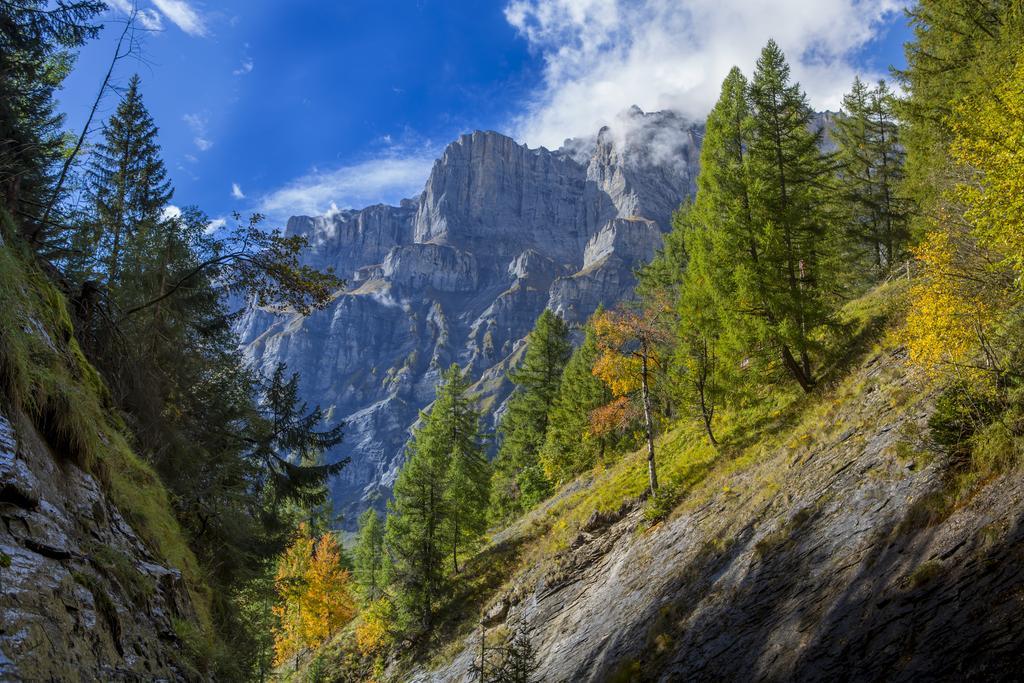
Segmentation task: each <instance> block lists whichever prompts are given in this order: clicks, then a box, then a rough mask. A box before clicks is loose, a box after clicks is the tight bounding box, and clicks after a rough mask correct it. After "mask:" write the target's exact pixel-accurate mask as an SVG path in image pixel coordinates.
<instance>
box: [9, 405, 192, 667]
mask: <svg viewBox="0 0 1024 683" xmlns="http://www.w3.org/2000/svg"><path fill="white" fill-rule="evenodd" d="M12 423H13V424H12ZM0 522H2V524H0V558H2V560H3V562H2V566H0V679H2V680H4V681H43V680H48V681H100V680H102V681H138V680H157V679H162V680H168V681H172V680H186V679H188V678H190V676H189V673H188V672H189V671H190V669H189V667H188V665H187V663H186V662H185V660H184V658H183V655H182V650H181V648H182V643H181V640H180V638H179V635H178V634H177V633H176V631H175V628H174V623H173V620H175V619H179V620H183V621H186V622H188V621H195V619H196V615H195V613H194V611H193V609H192V604H191V601H190V598H189V595H188V591H187V590H186V588H185V585H184V582H183V580H182V577H181V574H180V572H178V571H177V570H175V569H172V568H169V567H166V566H164V565H163V564H162V563H161V562H159V561H158V560H157V559H156V558H155V557H154V556H153V554H152V553H151V552H150V551H149V550H148V548H147V546H146V544H145V543H143V541H142V540H141V539H140V538H139V536H138V535H137V534H136V532H135V530H134V529H133V528H132V527H131V525H130V524H129V523H128V522H127V521H126V520H125V519H124V517H122V516H121V513H120V512H119V511H118V509H117V508H116V506H114V505H113V503H111V501H110V500H109V498H108V497H107V496H106V494H105V493H104V492H103V490H102V489H101V487H100V486H99V485H98V483H97V481H96V479H95V478H94V477H92V476H91V475H89V474H87V473H86V472H84V471H83V470H81V469H80V468H78V467H77V466H76V465H74V464H71V463H68V462H64V461H62V459H61V458H59V457H55V455H54V454H53V452H52V451H51V450H50V448H49V446H47V445H46V443H45V442H44V440H43V439H42V438H41V437H40V435H39V434H38V432H37V431H36V429H35V428H34V427H33V426H32V425H31V423H30V422H29V420H28V419H27V418H25V416H24V415H21V414H19V413H15V414H14V415H7V414H5V413H4V412H0Z"/></svg>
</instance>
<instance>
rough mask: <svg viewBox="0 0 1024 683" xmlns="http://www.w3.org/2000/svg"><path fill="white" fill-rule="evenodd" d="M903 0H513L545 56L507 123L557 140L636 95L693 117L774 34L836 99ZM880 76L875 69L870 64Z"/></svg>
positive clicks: (647, 104) (522, 25)
mask: <svg viewBox="0 0 1024 683" xmlns="http://www.w3.org/2000/svg"><path fill="white" fill-rule="evenodd" d="M904 5H905V2H903V1H902V0H818V1H817V2H815V3H814V7H813V8H809V7H808V5H807V3H806V2H805V0H771V1H769V0H512V1H511V2H509V4H508V5H507V6H506V8H505V17H506V19H507V20H508V22H509V23H510V24H511V25H512V26H513V27H515V28H516V30H517V31H518V32H519V33H520V35H522V36H523V37H524V38H525V39H526V40H527V42H528V43H529V45H530V47H531V49H533V50H537V51H539V52H540V54H541V55H542V56H543V58H544V82H543V85H542V87H541V89H540V91H539V92H538V94H537V95H536V97H535V98H534V99H533V100H532V101H531V102H530V103H529V105H528V107H527V110H526V112H525V113H524V114H523V115H522V116H520V117H519V118H518V119H517V120H516V121H515V124H514V127H515V132H516V135H517V137H519V138H520V139H522V140H525V141H526V142H528V143H529V144H531V145H546V146H549V147H550V146H555V147H557V146H558V145H559V144H561V142H562V141H563V140H564V139H565V138H566V137H570V136H573V135H581V134H588V133H593V132H594V131H596V130H597V129H598V128H599V127H600V126H602V125H607V124H609V123H612V122H613V121H614V119H615V116H616V115H617V114H618V113H619V112H621V111H622V110H623V109H625V108H626V107H628V106H629V105H631V104H636V105H639V106H640V107H642V108H643V109H645V110H648V111H652V110H658V109H676V110H678V111H681V112H682V113H683V114H685V115H687V116H690V117H693V118H699V117H703V116H704V115H706V114H707V112H708V111H709V110H710V109H711V106H712V105H713V104H714V101H715V99H716V98H717V96H718V91H719V87H720V85H721V82H722V79H723V78H725V75H726V74H727V73H728V71H729V69H730V68H731V67H732V66H739V67H740V68H742V69H743V70H744V72H745V73H747V74H750V73H751V71H752V70H753V66H754V62H755V60H756V58H757V55H758V53H759V52H760V50H761V48H762V47H763V46H764V44H765V43H766V42H767V41H768V39H769V38H774V39H775V40H776V42H778V43H779V45H780V46H781V47H782V49H783V50H784V51H785V52H786V56H787V58H788V59H789V61H790V63H791V65H792V68H793V75H794V78H795V79H796V80H798V81H800V83H801V85H802V86H803V87H804V89H805V90H806V91H807V92H808V95H809V96H810V98H811V102H812V104H813V105H814V106H815V107H818V108H822V109H824V108H832V109H835V108H838V105H839V102H840V100H841V98H842V94H843V93H844V92H845V91H846V90H847V89H848V88H849V86H850V82H851V81H852V80H853V76H854V74H855V73H857V68H856V66H855V65H854V63H853V57H854V55H855V53H856V52H857V51H858V50H859V49H860V48H862V47H863V46H864V45H865V44H866V43H868V42H870V41H871V40H872V39H874V38H876V37H878V36H879V34H880V32H881V31H883V30H884V28H885V24H886V22H887V21H888V20H890V19H891V18H892V17H893V15H894V14H895V13H897V12H899V11H900V10H901V9H902V8H903V6H904ZM869 75H871V76H876V75H880V74H869Z"/></svg>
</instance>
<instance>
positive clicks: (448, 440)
mask: <svg viewBox="0 0 1024 683" xmlns="http://www.w3.org/2000/svg"><path fill="white" fill-rule="evenodd" d="M466 390H467V384H466V381H465V379H464V378H463V376H462V371H461V370H460V369H459V367H458V366H457V365H453V366H452V367H451V368H449V369H448V370H447V371H446V372H445V373H444V375H443V376H442V378H441V382H440V384H439V385H438V388H437V398H436V399H435V401H434V404H433V406H432V407H431V409H430V412H429V413H425V414H423V415H422V416H421V420H422V423H421V425H420V426H419V428H417V429H416V431H415V433H414V434H413V438H412V440H411V443H410V445H409V448H408V455H407V460H406V463H405V465H404V466H403V467H402V470H401V472H399V474H398V479H397V480H396V481H395V487H394V500H393V501H392V502H391V504H390V506H389V509H388V516H387V520H386V522H385V547H386V548H387V552H388V553H389V555H390V557H389V560H390V573H391V579H392V583H393V584H394V585H395V587H396V588H397V594H398V595H397V598H398V603H399V607H400V608H401V609H402V611H403V612H404V613H405V615H406V616H407V617H410V618H414V619H416V620H418V622H419V625H420V627H421V628H423V629H424V630H429V629H430V628H431V627H432V626H433V622H434V617H435V614H436V610H437V608H438V606H439V601H440V600H441V598H442V596H443V594H444V589H445V587H446V586H447V585H448V576H449V572H448V571H447V569H448V565H447V559H448V558H451V560H452V563H451V565H450V568H451V571H453V572H457V571H458V569H459V567H458V558H459V553H460V550H461V551H462V552H465V551H467V550H469V549H470V548H471V547H472V545H473V543H475V541H476V540H477V539H478V538H479V536H480V534H481V533H482V532H483V530H484V524H485V515H484V512H485V509H486V504H487V496H488V483H489V474H490V472H489V470H488V466H487V461H486V459H485V458H484V455H483V448H482V446H481V444H480V434H479V424H478V423H479V414H478V413H477V412H476V411H475V410H473V409H472V408H471V407H470V405H469V400H468V398H467V396H466Z"/></svg>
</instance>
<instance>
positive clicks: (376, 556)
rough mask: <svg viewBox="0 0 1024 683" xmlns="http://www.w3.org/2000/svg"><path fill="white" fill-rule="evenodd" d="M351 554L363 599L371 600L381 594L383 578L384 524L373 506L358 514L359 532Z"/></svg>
mask: <svg viewBox="0 0 1024 683" xmlns="http://www.w3.org/2000/svg"><path fill="white" fill-rule="evenodd" d="M352 555H353V560H354V561H355V577H356V582H357V583H358V584H359V586H360V588H362V591H363V600H364V601H365V602H367V603H370V602H373V601H374V600H376V599H377V598H379V597H380V596H381V591H382V588H383V580H384V525H383V524H382V523H381V519H380V515H379V514H378V513H377V511H376V510H374V509H373V508H370V509H368V510H366V512H364V513H363V514H361V515H360V516H359V533H358V535H357V536H356V546H355V549H354V550H353V553H352Z"/></svg>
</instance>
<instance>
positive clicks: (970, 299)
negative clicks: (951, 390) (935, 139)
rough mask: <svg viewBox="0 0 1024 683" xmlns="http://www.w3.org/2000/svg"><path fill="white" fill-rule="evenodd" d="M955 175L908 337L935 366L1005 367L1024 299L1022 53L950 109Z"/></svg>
mask: <svg viewBox="0 0 1024 683" xmlns="http://www.w3.org/2000/svg"><path fill="white" fill-rule="evenodd" d="M950 125H951V128H952V130H953V133H954V139H953V142H952V144H951V146H950V155H951V156H952V158H953V161H954V162H955V163H956V166H957V182H956V184H955V185H954V187H953V188H952V189H951V190H949V191H948V192H946V193H945V195H944V197H943V203H942V204H941V206H940V207H939V209H940V211H941V213H940V215H938V216H937V218H936V220H935V224H934V227H933V229H932V231H931V232H930V233H929V234H928V235H927V236H926V237H925V239H924V241H923V242H922V243H921V245H920V246H919V247H918V248H917V249H916V250H915V255H916V256H917V258H918V261H919V262H920V263H921V265H922V266H923V275H922V277H921V278H920V279H919V281H918V282H917V283H916V284H915V285H914V286H913V287H912V289H911V304H912V306H911V309H910V313H909V315H908V319H907V326H906V333H905V341H906V343H907V346H908V349H909V352H910V357H911V360H912V361H914V362H916V363H918V364H920V365H922V366H924V367H925V368H926V369H928V370H929V371H930V372H932V373H933V374H937V373H939V372H941V371H942V369H943V367H944V366H945V367H948V366H950V365H953V366H956V367H957V370H958V371H959V372H960V374H961V375H962V374H964V373H967V374H971V375H973V376H974V378H975V379H977V378H978V376H979V374H980V371H979V370H976V369H972V365H977V363H975V362H973V361H975V360H976V359H977V358H978V357H979V356H981V355H984V356H985V358H986V362H987V364H988V365H989V366H990V367H991V369H997V367H996V366H997V365H998V362H994V359H995V357H996V356H998V353H999V350H998V347H999V346H1000V343H999V342H998V341H997V339H998V336H999V335H1000V333H1001V332H1002V331H1001V330H1000V329H999V328H1000V325H1001V320H1000V319H1001V318H1002V317H1003V314H1004V313H1005V312H1006V311H1007V310H1010V309H1011V307H1014V306H1016V305H1018V304H1019V302H1020V295H1021V289H1022V284H1024V280H1022V274H1024V52H1022V53H1021V58H1020V59H1018V63H1017V65H1016V67H1015V68H1014V69H1013V71H1012V73H1011V74H1009V75H1008V77H1007V78H1006V79H1005V81H1003V82H1002V83H1001V84H1000V85H999V86H997V87H995V88H993V89H992V91H991V92H989V93H987V94H984V95H980V94H979V95H975V96H972V97H971V98H969V99H965V100H963V101H962V102H961V103H960V104H959V105H957V106H956V107H955V108H954V111H953V114H952V115H951V117H950Z"/></svg>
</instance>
